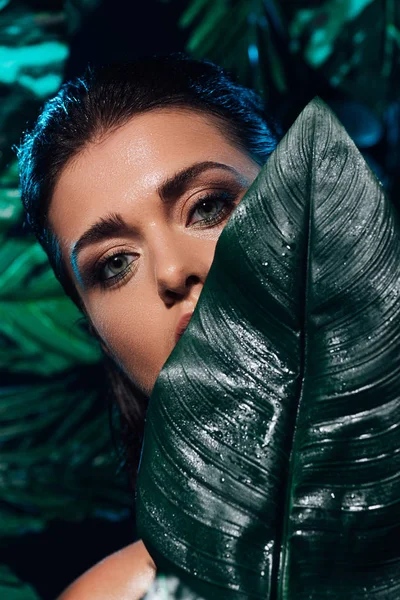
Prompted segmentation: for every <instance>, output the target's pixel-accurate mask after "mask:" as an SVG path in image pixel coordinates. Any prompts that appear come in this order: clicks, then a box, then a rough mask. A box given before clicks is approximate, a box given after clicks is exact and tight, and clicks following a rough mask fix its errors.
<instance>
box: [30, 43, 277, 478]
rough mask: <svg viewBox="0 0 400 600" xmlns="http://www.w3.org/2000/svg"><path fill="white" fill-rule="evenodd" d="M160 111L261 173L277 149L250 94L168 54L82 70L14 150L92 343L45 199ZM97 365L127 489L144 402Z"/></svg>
mask: <svg viewBox="0 0 400 600" xmlns="http://www.w3.org/2000/svg"><path fill="white" fill-rule="evenodd" d="M165 107H180V108H186V109H191V110H195V111H198V112H201V113H204V114H207V115H208V116H211V117H212V118H213V119H214V121H215V123H216V125H217V126H218V127H219V128H220V129H221V131H222V132H223V133H224V134H225V136H227V137H228V138H229V139H230V140H231V141H233V142H234V143H235V144H236V145H237V146H238V147H240V148H241V149H243V151H245V152H246V153H247V154H249V155H250V156H251V157H252V158H253V159H254V160H255V161H256V162H257V163H258V164H260V165H263V164H264V163H265V161H266V160H267V158H268V156H269V155H270V154H271V152H272V151H273V149H274V148H275V146H276V143H277V139H278V132H277V128H276V125H275V124H274V122H273V121H272V120H271V119H270V118H269V117H267V115H266V112H265V108H264V106H263V102H262V100H261V98H260V97H259V96H257V94H256V93H254V92H253V91H252V90H250V89H247V88H245V87H243V86H241V85H239V84H238V83H236V82H235V81H234V80H233V78H230V77H229V76H228V75H227V74H226V73H225V71H224V70H223V69H222V68H221V67H219V66H217V65H215V64H213V63H211V62H209V61H198V60H195V59H192V58H190V57H188V56H186V55H184V54H182V53H174V54H170V55H167V56H153V57H148V58H141V59H138V60H136V61H134V62H130V63H124V64H114V65H108V66H105V67H98V68H90V67H89V68H88V70H87V72H86V73H85V75H84V76H83V77H82V78H77V79H75V80H73V81H70V82H67V83H65V84H64V85H63V86H62V87H61V89H60V91H59V92H58V94H57V95H56V96H55V97H54V98H53V99H51V100H49V101H48V102H47V103H46V104H45V106H44V108H43V110H42V112H41V114H40V116H39V118H38V120H37V122H36V125H35V126H34V128H33V130H32V131H31V132H27V133H25V136H24V138H23V140H22V143H21V145H20V148H19V150H18V158H19V165H20V179H21V197H22V202H23V205H24V208H25V212H26V222H27V223H28V225H29V226H30V227H31V229H32V230H33V232H34V233H35V235H36V237H37V239H38V240H39V242H40V243H41V245H42V246H43V248H44V250H45V251H46V253H47V255H48V257H49V261H50V264H51V266H52V268H53V270H54V272H55V274H56V277H57V278H58V280H59V281H60V283H61V285H62V286H63V288H64V290H65V292H66V294H67V295H68V296H69V297H70V298H71V299H72V300H73V302H74V303H75V304H76V305H77V306H78V308H79V309H80V310H81V311H82V312H83V313H84V314H85V316H86V318H87V320H88V325H89V328H90V330H91V332H92V333H93V335H94V336H95V337H96V338H99V336H98V334H97V332H96V331H95V328H94V326H93V324H92V323H91V322H90V317H89V315H87V314H86V312H85V310H84V307H83V303H82V301H81V298H80V296H79V294H78V292H77V290H76V288H75V286H74V284H73V282H72V281H71V279H70V278H69V276H68V272H67V269H66V268H65V263H64V259H63V257H62V255H61V250H60V244H59V242H58V240H57V237H56V236H55V234H54V233H53V232H52V231H51V229H50V227H49V224H48V208H49V204H50V200H51V196H52V193H53V190H54V186H55V183H56V181H57V178H58V176H59V175H60V172H61V170H62V169H63V167H64V166H65V165H66V163H67V162H68V161H69V160H70V159H71V158H72V157H74V156H75V155H77V154H78V153H79V152H80V151H82V150H83V149H84V148H85V146H86V145H87V144H89V143H90V142H91V141H94V140H96V139H98V138H100V137H101V136H102V135H104V134H106V133H108V132H110V131H111V130H113V129H115V128H117V127H120V126H121V125H123V124H124V123H126V122H127V121H128V120H129V119H130V118H131V117H133V116H134V115H136V114H139V113H143V112H146V111H150V110H153V109H156V108H165ZM104 360H105V365H106V368H107V372H108V379H109V383H110V387H111V389H112V395H113V397H114V398H115V400H116V401H117V404H118V405H119V407H120V410H121V414H122V420H123V423H124V424H125V426H124V430H125V440H126V451H127V458H128V464H129V465H130V467H131V474H132V481H133V482H134V481H135V477H136V469H137V464H138V460H139V454H140V448H141V443H142V437H143V427H144V419H145V411H146V408H147V401H148V398H147V397H146V396H145V395H144V394H143V393H142V392H141V391H140V390H139V389H137V387H136V385H135V384H134V382H132V381H131V380H130V379H129V378H128V376H127V375H126V374H125V373H124V372H123V371H122V370H121V368H120V367H119V366H118V365H117V364H116V363H114V361H113V360H112V359H110V358H109V357H107V356H106V355H105V357H104ZM128 434H129V436H130V437H129V439H127V435H128Z"/></svg>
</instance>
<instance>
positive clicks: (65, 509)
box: [0, 367, 131, 545]
mask: <svg viewBox="0 0 400 600" xmlns="http://www.w3.org/2000/svg"><path fill="white" fill-rule="evenodd" d="M102 381H103V378H102V376H101V367H97V369H96V368H95V367H93V368H92V372H91V373H90V372H88V368H87V367H86V368H85V369H83V370H82V372H81V373H80V374H79V373H78V372H76V371H75V370H74V371H72V372H70V373H69V374H65V373H63V374H62V375H61V376H60V377H58V378H55V377H54V378H53V379H52V380H49V381H45V380H44V381H43V382H42V383H39V382H36V383H30V384H25V385H14V386H7V387H2V388H0V452H1V465H0V539H1V542H0V545H1V544H2V543H5V541H6V540H7V538H10V537H11V536H15V535H21V534H22V533H24V532H27V531H40V530H41V529H43V528H44V526H45V525H46V523H47V522H49V521H50V520H51V519H56V518H58V519H65V520H69V521H75V522H78V521H81V520H83V519H85V518H86V517H89V516H91V517H95V516H97V517H103V518H104V517H107V518H110V519H121V518H125V517H126V516H127V514H128V513H129V507H130V504H131V500H130V491H129V489H128V485H127V481H126V479H125V476H121V474H119V475H118V474H117V461H116V458H115V455H114V453H113V452H112V446H111V436H110V427H109V423H108V418H107V410H106V407H105V404H104V402H101V401H100V400H101V399H100V393H99V387H100V386H101V385H102ZM103 385H104V382H103Z"/></svg>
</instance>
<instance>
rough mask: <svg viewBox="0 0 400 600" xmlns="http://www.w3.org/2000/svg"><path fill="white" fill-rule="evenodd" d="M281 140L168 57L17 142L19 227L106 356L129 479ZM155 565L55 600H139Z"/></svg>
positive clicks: (214, 82) (100, 571) (226, 92)
mask: <svg viewBox="0 0 400 600" xmlns="http://www.w3.org/2000/svg"><path fill="white" fill-rule="evenodd" d="M276 143H277V131H276V128H275V126H274V124H273V123H272V122H271V121H270V120H269V119H268V118H267V116H266V114H265V110H264V107H263V104H262V101H261V100H260V98H259V97H258V96H257V95H256V94H255V93H254V92H252V91H251V90H248V89H246V88H244V87H242V86H240V85H238V84H237V83H235V82H234V81H233V80H232V79H230V78H229V77H228V76H227V75H226V74H225V73H224V71H223V70H222V69H221V68H220V67H217V66H216V65H214V64H212V63H210V62H207V61H196V60H193V59H190V58H188V57H186V56H185V55H182V54H177V55H176V54H174V55H170V56H167V57H153V58H149V59H141V60H140V61H137V62H136V63H131V64H129V65H119V66H111V67H105V68H100V69H97V70H89V71H88V73H87V74H86V75H85V76H84V77H83V78H82V79H77V80H76V81H73V82H69V83H67V84H65V85H64V86H63V87H62V89H61V90H60V92H59V93H58V95H57V96H56V97H55V98H53V99H52V100H50V101H49V102H48V103H47V104H46V106H45V107H44V110H43V112H42V114H41V115H40V117H39V119H38V121H37V123H36V125H35V127H34V129H33V131H32V132H31V133H27V134H26V135H25V138H24V140H23V143H22V144H21V147H20V152H19V159H20V169H21V192H22V201H23V204H24V207H25V210H26V215H27V221H28V223H29V224H30V226H31V227H32V229H33V231H34V232H35V234H36V236H37V238H38V240H39V242H40V243H41V244H42V246H43V248H44V249H45V251H46V252H47V254H48V257H49V260H50V263H51V265H52V267H53V269H54V271H55V273H56V276H57V278H58V279H59V281H60V282H61V284H62V285H63V287H64V289H65V292H66V293H67V294H68V295H69V296H70V297H71V298H72V300H73V301H74V302H75V304H76V305H77V306H78V308H79V309H80V310H81V311H82V313H83V314H84V315H85V317H86V318H87V321H88V324H89V327H90V330H91V332H92V333H93V335H94V336H95V337H96V339H97V340H98V342H99V344H100V346H101V348H102V350H103V352H104V360H105V363H106V365H107V369H108V375H109V380H110V384H111V386H112V389H113V394H114V397H115V400H116V402H117V403H118V405H119V407H120V410H121V415H122V419H123V422H124V424H125V429H124V430H125V433H126V436H127V437H126V446H127V455H128V464H129V466H130V470H131V473H132V483H133V485H134V483H135V476H136V470H137V463H138V457H139V453H140V447H141V442H142V435H143V426H144V415H145V410H146V406H147V402H148V398H149V396H150V394H151V391H152V389H153V386H154V383H155V381H156V379H157V376H158V374H159V372H160V370H161V368H162V366H163V364H164V363H165V361H166V360H167V358H168V356H169V354H170V353H171V351H172V349H173V348H174V346H175V344H176V343H177V341H178V340H179V337H180V335H181V334H182V332H183V330H184V328H185V326H186V325H187V324H188V322H189V320H190V316H191V315H192V313H193V311H194V308H195V306H196V303H197V301H198V299H199V296H200V293H201V291H202V289H203V285H204V282H205V279H206V277H207V274H208V271H209V269H210V266H211V263H212V261H213V257H214V251H215V246H216V243H217V240H218V238H219V235H220V234H221V231H222V229H223V227H224V225H225V224H226V222H227V220H228V219H229V216H230V215H231V214H232V211H233V210H234V209H235V207H236V206H237V205H238V203H239V202H240V200H241V199H242V197H243V196H244V194H245V193H246V191H247V189H248V188H249V186H250V185H251V184H252V182H253V181H254V179H255V178H256V177H257V174H258V173H259V171H260V168H261V166H262V165H263V164H264V163H265V161H266V160H267V158H268V156H269V155H270V153H271V152H272V150H273V149H274V147H275V145H276ZM154 571H155V569H154V564H153V563H152V560H151V558H150V557H149V555H148V554H147V552H146V550H145V548H144V546H143V544H142V543H141V542H140V541H139V542H137V543H136V544H132V545H131V546H129V547H128V548H126V549H123V550H121V551H120V552H119V553H117V554H115V555H113V556H112V557H109V558H108V559H106V560H105V561H103V562H102V563H100V564H99V565H97V566H96V567H94V568H93V569H91V570H90V571H89V572H88V573H87V574H85V575H84V576H83V577H81V578H80V579H79V580H78V581H77V582H76V583H75V584H73V585H72V586H71V587H70V588H69V589H68V590H67V592H66V593H65V594H63V596H62V599H63V600H67V599H68V600H78V599H79V598H85V600H90V599H91V598H93V599H100V598H111V597H112V598H125V597H126V598H128V597H129V598H130V599H132V598H136V597H137V598H141V597H143V594H144V593H145V590H146V589H147V588H148V586H149V585H150V582H151V580H152V578H153V577H154Z"/></svg>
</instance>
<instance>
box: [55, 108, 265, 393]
mask: <svg viewBox="0 0 400 600" xmlns="http://www.w3.org/2000/svg"><path fill="white" fill-rule="evenodd" d="M259 171H260V167H259V166H258V165H257V164H256V163H255V162H254V161H253V160H252V159H251V158H250V157H249V156H248V155H247V154H246V153H245V152H243V151H241V150H240V149H238V148H237V147H236V146H235V145H233V143H232V142H230V141H229V140H228V139H227V138H226V137H225V135H224V134H223V133H222V132H221V130H219V129H218V127H217V125H216V123H215V122H214V120H213V118H212V117H207V116H204V115H202V114H200V113H197V112H193V111H189V110H187V109H172V108H170V109H157V110H153V111H151V112H147V113H144V114H141V115H137V116H135V117H133V118H132V119H131V120H130V121H129V122H127V123H126V124H125V125H123V126H122V127H120V128H119V129H117V130H114V131H113V132H111V133H109V134H107V135H105V136H103V137H101V138H100V139H99V140H97V141H95V142H91V143H90V144H89V145H88V146H87V147H86V148H85V149H84V150H83V151H82V152H81V153H80V154H78V155H77V156H76V157H75V158H74V159H72V160H71V161H70V162H69V163H68V164H67V165H66V166H65V168H64V169H63V171H62V172H61V175H60V177H59V179H58V181H57V184H56V187H55V190H54V194H53V197H52V201H51V204H50V210H49V221H50V226H51V228H52V230H53V232H54V233H55V235H56V236H57V237H58V239H59V241H60V244H61V250H62V253H63V256H64V258H65V262H66V264H67V268H68V271H69V274H70V276H71V278H72V280H73V281H74V283H75V285H76V287H77V290H78V292H79V294H80V296H81V298H82V301H83V304H84V307H85V311H86V312H87V314H88V316H89V317H90V320H91V322H92V323H93V325H94V327H95V328H96V330H97V332H98V334H99V336H100V338H101V339H102V340H103V343H102V346H103V348H104V349H105V351H106V352H108V353H109V354H111V355H112V356H113V357H114V359H115V360H116V361H117V362H118V364H119V365H120V366H121V367H122V368H123V370H124V371H125V372H126V373H127V375H128V376H129V377H130V378H131V379H132V380H133V381H134V382H135V383H136V385H137V386H138V387H139V388H140V389H141V390H142V391H143V392H144V393H145V394H148V395H150V393H151V391H152V389H153V386H154V383H155V381H156V379H157V376H158V374H159V372H160V370H161V368H162V366H163V364H164V363H165V361H166V360H167V358H168V356H169V354H170V353H171V351H172V350H173V348H174V346H175V344H176V343H177V341H176V328H177V325H178V321H179V320H180V319H181V317H182V315H184V314H186V313H192V312H193V310H194V308H195V306H196V303H197V301H198V299H199V296H200V293H201V291H202V289H203V285H204V282H205V280H206V277H207V274H208V271H209V269H210V266H211V263H212V261H213V257H214V251H215V246H216V243H217V240H218V238H219V236H220V234H221V231H222V229H223V228H224V225H225V224H226V222H227V220H228V218H229V216H230V214H231V213H232V211H233V209H234V208H235V206H236V205H237V204H238V203H239V202H240V200H241V199H242V197H243V195H244V194H245V192H246V190H247V189H248V187H249V186H250V185H251V183H252V182H253V181H254V179H255V178H256V176H257V174H258V173H259Z"/></svg>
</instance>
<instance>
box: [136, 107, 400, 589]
mask: <svg viewBox="0 0 400 600" xmlns="http://www.w3.org/2000/svg"><path fill="white" fill-rule="evenodd" d="M399 356H400V227H399V222H398V221H397V219H396V215H395V213H394V210H393V207H392V206H391V205H390V202H389V201H388V199H387V198H386V197H385V196H384V194H383V190H382V187H381V185H380V183H379V182H378V181H377V180H376V178H375V176H374V175H373V173H372V172H371V171H370V169H369V168H368V166H367V164H366V163H365V161H364V159H363V157H362V156H361V155H360V153H359V151H358V150H357V148H356V146H355V145H354V143H353V142H352V141H351V139H350V138H349V136H348V135H347V133H346V131H345V130H344V129H343V127H342V126H341V124H340V123H339V122H338V121H337V119H336V117H335V116H334V115H333V113H332V112H331V111H330V110H329V109H328V108H327V106H326V105H325V104H324V103H323V102H322V101H320V100H318V99H316V100H314V101H313V102H311V103H310V104H309V105H308V106H307V107H306V108H305V109H304V111H303V112H302V113H301V115H300V116H299V117H298V119H297V120H296V122H295V123H294V125H293V126H292V127H291V128H290V130H289V132H288V133H287V135H286V136H285V137H284V138H283V140H282V141H281V142H280V144H279V146H278V148H277V149H276V151H275V152H274V153H273V154H272V155H271V157H270V158H269V160H268V162H267V163H266V165H265V167H264V168H263V170H262V171H261V173H260V174H259V176H258V178H257V180H256V181H255V182H254V184H253V185H252V187H251V188H250V190H249V191H248V192H247V194H246V196H245V197H244V198H243V200H242V202H241V203H240V204H239V206H238V207H237V208H236V210H235V211H234V213H233V215H232V217H231V218H230V220H229V222H228V224H227V226H226V227H225V229H224V230H223V232H222V234H221V236H220V238H219V241H218V244H217V248H216V253H215V257H214V262H213V264H212V267H211V270H210V272H209V275H208V278H207V281H206V284H205V286H204V289H203V292H202V295H201V297H200V299H199V302H198V304H197V306H196V309H195V312H194V314H193V317H192V320H191V322H190V324H189V326H188V328H187V330H186V332H185V334H184V335H183V337H182V338H181V340H180V341H179V342H178V344H177V345H176V347H175V348H174V350H173V352H172V354H171V355H170V357H169V359H168V361H167V362H166V364H165V365H164V368H163V369H162V371H161V373H160V375H159V378H158V380H157V382H156V385H155V388H154V392H153V394H152V397H151V399H150V404H149V410H148V416H147V421H146V429H145V442H144V448H143V454H142V461H141V468H140V473H139V482H138V495H137V525H138V533H139V535H140V537H142V538H143V540H144V543H145V544H146V547H148V549H149V551H150V553H151V554H152V556H153V557H154V558H155V560H156V562H157V564H158V566H159V567H160V568H161V569H162V570H164V571H165V572H172V573H175V574H177V575H178V576H179V577H181V579H182V580H183V581H184V582H185V583H187V584H189V586H190V587H191V588H192V589H193V590H195V591H197V592H198V593H199V594H200V595H202V596H204V597H205V598H208V599H211V598H221V599H233V598H235V599H236V598H237V599H239V598H242V599H245V598H246V599H249V598H254V599H256V598H259V599H263V600H266V599H271V600H272V599H274V600H275V599H278V598H279V599H280V600H310V599H311V598H313V599H315V600H338V599H343V598H346V600H361V599H363V600H367V599H368V600H371V598H374V600H398V598H399V597H400V550H399V544H398V539H399V534H400V469H399V467H400V453H399V429H400V402H399V384H400V364H399Z"/></svg>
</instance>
